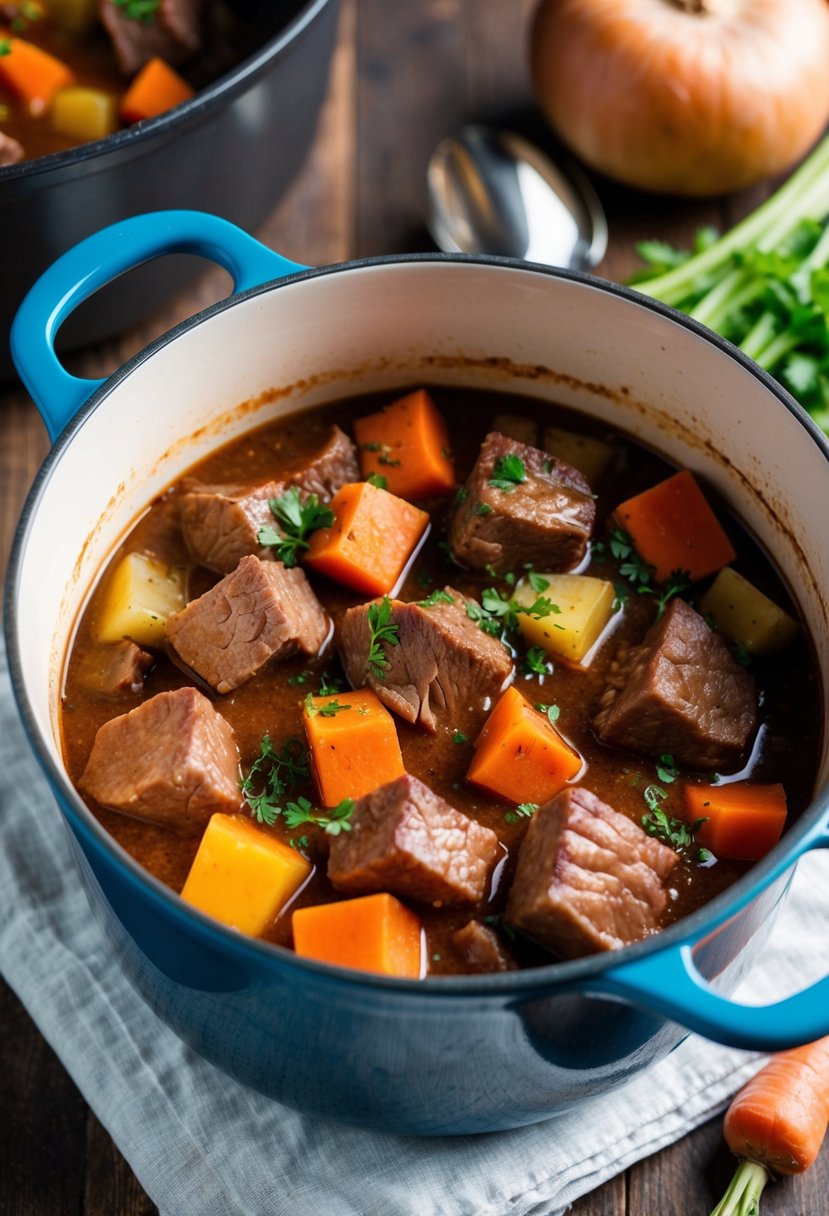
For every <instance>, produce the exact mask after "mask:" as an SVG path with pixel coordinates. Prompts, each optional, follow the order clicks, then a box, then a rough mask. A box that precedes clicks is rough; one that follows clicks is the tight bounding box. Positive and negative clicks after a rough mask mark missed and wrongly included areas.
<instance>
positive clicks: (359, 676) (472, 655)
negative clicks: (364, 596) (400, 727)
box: [339, 587, 512, 731]
mask: <svg viewBox="0 0 829 1216" xmlns="http://www.w3.org/2000/svg"><path fill="white" fill-rule="evenodd" d="M444 592H445V594H446V595H448V596H450V597H451V599H452V602H451V603H442V602H438V603H436V604H433V605H432V606H430V607H429V608H425V607H423V606H422V605H420V604H417V603H413V604H404V603H403V602H402V601H400V600H393V601H392V612H391V621H392V623H393V624H394V625H396V626H397V638H398V645H397V646H389V645H383V647H382V649H383V654H384V656H385V660H386V663H385V666H384V667H383V668H382V678H381V677H380V676H378V675H377V674H373V673H372V671H371V670H370V669H369V667H368V656H369V649H370V646H371V631H370V629H369V622H368V609H369V605H368V604H358V605H357V606H356V607H355V608H349V609H348V611H347V612H346V614H345V616H344V617H343V619H342V623H341V625H340V633H339V646H340V654H341V656H342V660H343V666H344V667H345V672H346V675H347V676H348V678H349V680H350V681H351V683H352V684H353V686H354V687H355V688H358V687H359V686H360V685H361V684H366V685H368V687H369V688H371V689H373V691H374V692H375V693H376V694H377V696H378V697H379V698H380V700H381V701H382V702H383V704H384V705H387V706H388V708H389V709H391V710H394V712H395V713H397V714H400V716H401V718H405V720H406V721H407V722H413V723H414V722H416V723H418V724H419V725H421V726H424V727H425V728H426V730H428V731H434V730H436V728H437V722H438V719H439V718H440V719H442V720H444V721H445V722H446V723H447V724H449V725H451V723H452V722H453V721H455V720H457V717H458V715H459V714H460V713H463V712H466V711H467V710H468V709H470V708H472V709H475V708H477V709H481V710H483V709H484V708H486V706H485V704H484V702H485V701H486V699H487V698H492V697H495V696H496V695H497V693H498V692H499V691H500V690H501V688H502V687H503V685H504V682H505V681H506V680H507V679H508V678H509V676H510V675H511V674H512V660H511V659H510V657H509V655H508V653H507V651H506V649H505V648H504V646H503V645H502V644H501V643H500V642H499V641H498V640H497V639H496V638H492V637H489V636H488V635H487V634H485V633H482V632H481V630H480V629H479V628H478V626H477V625H476V624H475V622H474V621H472V620H470V619H469V617H468V616H467V614H466V610H465V608H464V604H465V602H466V601H465V599H464V597H463V596H462V595H461V594H460V592H459V591H455V590H454V589H453V588H452V587H446V588H444Z"/></svg>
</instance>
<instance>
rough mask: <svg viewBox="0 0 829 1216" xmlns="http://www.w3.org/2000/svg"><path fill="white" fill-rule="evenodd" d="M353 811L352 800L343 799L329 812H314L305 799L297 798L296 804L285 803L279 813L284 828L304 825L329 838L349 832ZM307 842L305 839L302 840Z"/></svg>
mask: <svg viewBox="0 0 829 1216" xmlns="http://www.w3.org/2000/svg"><path fill="white" fill-rule="evenodd" d="M353 810H354V799H353V798H343V800H342V802H339V803H338V804H337V805H336V806H335V807H332V809H331V810H330V811H328V812H327V813H326V812H320V811H318V810H316V809H315V808H314V806H313V804H312V803H311V802H309V801H308V799H307V798H297V800H296V802H286V803H285V806H284V808H283V809H282V811H281V814H282V821H283V823H284V824H285V827H286V828H299V827H302V825H303V824H305V823H311V824H313V825H314V826H315V827H318V828H322V829H323V831H324V832H327V833H328V835H329V836H339V834H340V832H350V831H351V823H350V822H349V821H350V819H351V813H352V811H353ZM304 839H305V840H306V842H307V837H305V838H304Z"/></svg>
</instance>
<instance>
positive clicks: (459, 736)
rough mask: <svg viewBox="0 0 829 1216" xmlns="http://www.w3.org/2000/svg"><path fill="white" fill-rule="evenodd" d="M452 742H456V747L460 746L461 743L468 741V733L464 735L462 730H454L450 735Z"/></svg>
mask: <svg viewBox="0 0 829 1216" xmlns="http://www.w3.org/2000/svg"><path fill="white" fill-rule="evenodd" d="M452 742H453V743H457V745H458V747H460V746H461V744H462V743H468V742H469V735H465V734H464V733H463V731H462V730H456V731H455V733H454V735H453V736H452Z"/></svg>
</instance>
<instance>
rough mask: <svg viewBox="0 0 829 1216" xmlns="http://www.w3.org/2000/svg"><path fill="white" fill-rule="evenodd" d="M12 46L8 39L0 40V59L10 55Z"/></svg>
mask: <svg viewBox="0 0 829 1216" xmlns="http://www.w3.org/2000/svg"><path fill="white" fill-rule="evenodd" d="M11 53H12V44H11V39H10V38H0V57H2V56H3V55H11Z"/></svg>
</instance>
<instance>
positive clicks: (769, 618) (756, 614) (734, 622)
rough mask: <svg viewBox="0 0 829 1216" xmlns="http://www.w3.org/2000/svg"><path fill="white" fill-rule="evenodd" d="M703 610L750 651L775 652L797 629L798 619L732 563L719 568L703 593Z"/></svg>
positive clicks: (726, 632) (734, 639)
mask: <svg viewBox="0 0 829 1216" xmlns="http://www.w3.org/2000/svg"><path fill="white" fill-rule="evenodd" d="M700 610H701V611H702V613H703V614H704V615H705V616H710V617H712V618H713V619H714V621H715V622H716V624H717V628H718V629H719V630H720V632H721V633H722V634H723V635H724V636H725V637H727V638H729V639H730V641H732V642H738V643H739V644H740V645H741V646H744V647H745V648H746V650H747V651H748V652H749V654H774V653H775V652H776V651H778V650H782V649H783V648H784V647H785V646H788V644H789V642H791V640H792V638H793V637H794V635H795V634H796V633H797V622H796V621H794V620H793V619H792V618H791V617H790V616H789V614H788V613H787V612H784V611H783V609H782V608H779V607H778V605H777V604H775V603H774V602H773V600H770V599H769V597H768V596H767V595H763V592H762V591H758V590H757V588H756V587H755V586H754V584H753V583H750V582H749V581H748V579H747V578H743V576H742V574H738V573H737V571H736V570H733V569H732V568H731V566H724V567H723V569H722V570H720V572H719V574H718V575H717V577H716V578H715V579H714V581H713V583H712V584H711V586H710V587H709V588H708V590H707V591H706V593H705V595H704V596H703V597H702V601H701V603H700Z"/></svg>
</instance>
